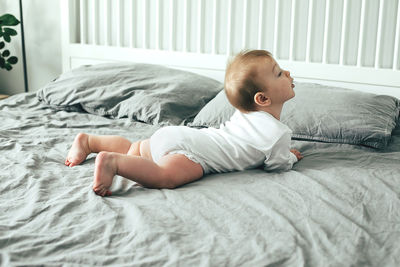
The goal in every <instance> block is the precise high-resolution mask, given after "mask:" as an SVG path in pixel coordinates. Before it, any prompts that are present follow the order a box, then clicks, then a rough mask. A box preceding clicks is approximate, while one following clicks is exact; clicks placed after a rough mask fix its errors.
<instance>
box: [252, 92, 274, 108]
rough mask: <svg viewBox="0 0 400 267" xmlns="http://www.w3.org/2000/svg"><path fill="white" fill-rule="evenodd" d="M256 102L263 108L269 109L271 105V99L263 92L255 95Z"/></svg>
mask: <svg viewBox="0 0 400 267" xmlns="http://www.w3.org/2000/svg"><path fill="white" fill-rule="evenodd" d="M254 102H255V103H256V104H257V105H259V106H263V107H267V106H269V105H271V98H270V97H268V96H267V95H265V94H264V93H263V92H257V93H256V94H255V95H254Z"/></svg>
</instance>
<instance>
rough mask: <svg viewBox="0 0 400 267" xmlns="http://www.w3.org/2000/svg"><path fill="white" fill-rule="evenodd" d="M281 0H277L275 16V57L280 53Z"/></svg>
mask: <svg viewBox="0 0 400 267" xmlns="http://www.w3.org/2000/svg"><path fill="white" fill-rule="evenodd" d="M279 26H280V25H279V0H275V16H274V48H273V54H274V56H275V57H277V58H278V57H279V55H278V31H279Z"/></svg>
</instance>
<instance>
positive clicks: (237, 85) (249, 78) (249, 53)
mask: <svg viewBox="0 0 400 267" xmlns="http://www.w3.org/2000/svg"><path fill="white" fill-rule="evenodd" d="M260 58H267V59H272V54H271V53H270V52H268V51H266V50H243V51H241V52H239V53H238V54H237V55H236V56H235V57H234V58H233V59H231V60H230V61H229V62H228V64H227V67H226V73H225V82H224V89H225V93H226V96H227V98H228V100H229V102H230V103H231V104H232V105H233V106H234V107H235V108H237V109H239V110H240V111H242V112H251V111H255V110H256V106H255V104H254V95H255V94H256V93H257V92H260V91H266V88H264V86H263V85H262V84H261V83H260V82H259V81H258V80H257V79H256V73H255V68H254V63H257V62H256V60H259V59H260Z"/></svg>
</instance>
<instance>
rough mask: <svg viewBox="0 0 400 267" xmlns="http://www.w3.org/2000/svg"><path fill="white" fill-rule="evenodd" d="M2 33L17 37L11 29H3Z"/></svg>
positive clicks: (15, 32)
mask: <svg viewBox="0 0 400 267" xmlns="http://www.w3.org/2000/svg"><path fill="white" fill-rule="evenodd" d="M4 32H5V33H6V34H8V35H10V36H15V35H17V31H16V30H14V29H11V28H4Z"/></svg>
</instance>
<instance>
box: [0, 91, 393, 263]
mask: <svg viewBox="0 0 400 267" xmlns="http://www.w3.org/2000/svg"><path fill="white" fill-rule="evenodd" d="M157 127H158V126H152V125H148V124H144V123H140V122H133V121H131V120H129V119H108V118H105V117H100V116H97V115H92V114H87V113H74V112H70V113H68V112H64V111H57V112H55V111H53V110H51V109H49V108H45V107H44V106H42V105H41V104H40V103H39V102H38V101H37V100H36V97H35V95H34V94H20V95H16V96H13V97H10V98H8V99H6V100H1V101H0V151H1V154H0V166H1V167H0V168H1V169H0V264H1V265H2V266H10V265H12V266H14V265H52V266H54V265H56V266H57V265H115V266H268V265H269V266H398V265H399V264H400V164H399V163H400V126H399V125H398V126H397V128H396V129H395V131H394V133H393V137H392V141H391V143H390V144H389V147H388V148H387V149H385V150H376V149H372V148H366V147H361V146H354V145H344V144H341V145H339V144H326V143H318V142H306V141H297V142H293V146H294V147H295V148H297V149H298V150H300V151H301V152H302V153H303V155H304V156H305V157H304V159H303V160H301V161H300V162H299V163H297V164H296V165H295V167H294V168H293V170H291V171H289V172H284V173H267V172H264V171H262V170H261V169H254V170H249V171H244V172H233V173H225V174H214V175H209V176H205V177H204V178H202V179H201V180H199V181H197V182H194V183H191V184H187V185H185V186H182V187H180V188H177V189H174V190H154V189H146V188H143V187H141V186H139V185H137V184H135V183H134V182H131V181H129V180H126V179H123V178H121V177H119V176H117V177H116V178H115V179H114V183H113V186H112V191H113V196H112V197H105V198H102V197H99V196H97V195H95V194H94V192H93V191H92V190H91V187H92V179H93V168H94V158H95V155H92V156H90V157H89V158H88V160H87V161H86V162H84V164H82V165H80V166H76V167H73V168H69V167H66V166H65V165H64V160H65V157H66V155H67V152H68V149H69V147H70V145H71V143H72V141H73V139H74V137H75V135H76V134H77V133H79V132H88V133H93V134H115V135H122V136H125V137H127V138H128V139H130V140H131V141H135V140H139V139H144V138H147V137H149V136H150V135H151V134H152V133H153V132H154V131H155V130H157Z"/></svg>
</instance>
